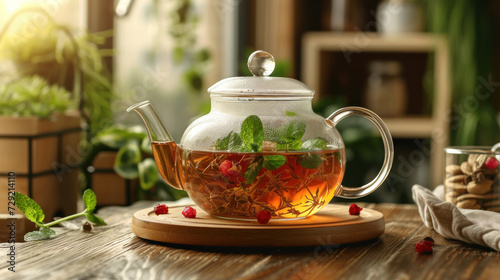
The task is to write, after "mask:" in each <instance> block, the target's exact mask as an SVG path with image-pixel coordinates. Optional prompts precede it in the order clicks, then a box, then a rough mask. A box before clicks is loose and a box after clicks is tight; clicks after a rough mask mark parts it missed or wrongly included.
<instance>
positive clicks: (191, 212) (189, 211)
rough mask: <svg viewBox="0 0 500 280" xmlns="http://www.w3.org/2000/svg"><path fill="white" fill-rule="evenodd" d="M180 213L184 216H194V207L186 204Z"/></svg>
mask: <svg viewBox="0 0 500 280" xmlns="http://www.w3.org/2000/svg"><path fill="white" fill-rule="evenodd" d="M182 215H183V216H184V217H186V218H196V209H194V208H193V207H191V206H186V207H184V209H183V210H182Z"/></svg>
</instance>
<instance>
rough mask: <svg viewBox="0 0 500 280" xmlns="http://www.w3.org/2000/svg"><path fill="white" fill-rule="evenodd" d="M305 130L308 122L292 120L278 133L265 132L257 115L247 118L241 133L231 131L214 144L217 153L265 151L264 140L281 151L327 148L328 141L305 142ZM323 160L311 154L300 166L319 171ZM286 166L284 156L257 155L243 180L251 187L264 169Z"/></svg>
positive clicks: (317, 139) (289, 113)
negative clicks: (224, 151) (273, 144)
mask: <svg viewBox="0 0 500 280" xmlns="http://www.w3.org/2000/svg"><path fill="white" fill-rule="evenodd" d="M286 116H290V117H294V116H296V114H295V113H294V112H288V111H287V112H286ZM305 131H306V122H305V121H303V120H292V121H290V122H288V123H287V124H285V125H283V126H281V127H279V128H278V129H275V130H269V131H265V130H264V126H263V125H262V121H261V119H260V118H259V117H258V116H256V115H250V116H248V117H247V118H246V119H245V120H244V121H243V123H242V124H241V129H240V133H239V134H238V133H237V132H234V131H231V132H230V133H229V134H228V135H227V136H226V137H224V138H221V139H217V141H215V148H216V149H217V150H227V151H229V152H241V153H249V152H254V153H258V152H262V145H263V142H264V141H272V142H275V143H276V149H277V150H282V151H299V150H300V151H302V150H303V151H312V150H323V149H326V148H327V144H328V143H327V142H326V141H325V140H323V139H321V138H315V139H309V140H307V141H305V142H302V137H303V136H304V134H305ZM321 162H322V161H321V157H320V156H319V155H317V154H308V155H306V156H305V157H304V158H302V160H300V162H299V164H300V165H302V166H303V167H305V168H308V169H316V168H318V167H319V166H320V165H321ZM285 163H286V157H285V156H283V155H264V156H257V157H256V158H255V159H254V161H253V162H251V163H250V164H249V165H248V168H247V170H246V171H245V174H244V177H245V180H246V182H247V183H248V184H252V183H253V181H254V180H255V178H257V175H258V174H259V172H260V170H261V169H262V168H264V169H267V170H275V169H278V168H280V167H281V166H282V165H283V164H285Z"/></svg>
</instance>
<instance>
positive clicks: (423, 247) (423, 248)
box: [415, 240, 434, 255]
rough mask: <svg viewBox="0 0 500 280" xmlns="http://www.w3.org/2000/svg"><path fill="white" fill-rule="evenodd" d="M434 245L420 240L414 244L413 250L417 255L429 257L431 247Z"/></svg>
mask: <svg viewBox="0 0 500 280" xmlns="http://www.w3.org/2000/svg"><path fill="white" fill-rule="evenodd" d="M433 245H434V242H432V241H428V240H422V241H420V242H418V243H417V244H415V250H416V251H417V252H418V253H419V254H426V255H430V254H432V246H433Z"/></svg>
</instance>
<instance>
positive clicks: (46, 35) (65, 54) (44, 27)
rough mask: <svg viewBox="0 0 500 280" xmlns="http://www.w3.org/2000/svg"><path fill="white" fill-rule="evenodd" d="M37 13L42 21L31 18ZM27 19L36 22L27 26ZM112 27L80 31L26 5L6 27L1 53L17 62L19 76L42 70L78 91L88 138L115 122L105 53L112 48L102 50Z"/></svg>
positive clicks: (42, 74)
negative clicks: (103, 60)
mask: <svg viewBox="0 0 500 280" xmlns="http://www.w3.org/2000/svg"><path fill="white" fill-rule="evenodd" d="M29 16H31V18H36V19H37V20H36V22H35V21H33V22H30V21H29V18H30V17H29ZM26 22H28V24H31V25H30V26H29V27H30V28H31V29H30V30H29V31H27V30H26V27H25V25H27V24H26ZM110 34H111V33H110V32H103V33H100V34H89V33H87V32H75V31H73V30H71V28H70V27H68V26H66V25H61V24H59V23H57V22H55V21H54V19H53V18H52V17H51V16H50V15H49V14H48V13H47V12H46V11H45V10H43V9H41V8H25V9H22V10H20V11H18V12H17V13H15V14H13V15H12V16H11V17H10V18H9V19H8V20H7V22H6V24H5V26H4V28H3V29H2V30H1V31H0V59H2V60H8V61H11V62H12V63H13V64H14V65H15V69H16V73H15V74H16V76H20V77H30V76H33V75H38V76H40V77H43V78H45V79H46V80H47V81H48V82H49V83H50V84H56V85H59V86H61V87H64V88H66V89H67V90H68V91H70V92H72V93H73V98H74V99H76V100H79V108H78V109H79V111H80V113H81V115H82V118H83V120H84V125H85V127H84V129H85V131H86V132H87V135H86V136H87V139H90V138H91V137H92V136H93V135H95V134H96V133H97V132H98V131H99V130H101V129H103V128H105V127H107V126H109V125H110V124H111V123H112V118H113V110H112V108H111V101H112V98H113V96H114V90H113V85H112V83H111V79H110V77H109V73H108V72H107V70H106V68H105V67H104V66H103V64H102V58H103V57H104V56H106V55H111V54H112V51H111V50H99V49H98V48H97V45H98V44H102V43H104V40H105V36H109V35H110Z"/></svg>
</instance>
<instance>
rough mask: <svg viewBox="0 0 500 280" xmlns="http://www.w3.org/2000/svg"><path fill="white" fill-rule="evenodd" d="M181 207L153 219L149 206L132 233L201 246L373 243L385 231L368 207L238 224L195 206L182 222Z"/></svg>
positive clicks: (336, 207)
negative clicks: (355, 213)
mask: <svg viewBox="0 0 500 280" xmlns="http://www.w3.org/2000/svg"><path fill="white" fill-rule="evenodd" d="M185 206H186V205H183V206H173V207H169V213H168V214H163V215H159V216H157V215H156V214H155V213H154V210H153V208H147V209H143V210H140V211H137V212H136V213H134V217H133V218H132V232H133V233H134V234H135V235H137V236H139V237H141V238H144V239H148V240H153V241H159V242H167V243H175V244H184V245H201V246H228V247H229V246H231V247H294V246H316V245H331V244H343V243H352V242H358V241H364V240H369V239H374V238H377V237H379V236H380V235H382V233H384V229H385V223H384V216H383V215H382V213H380V212H377V211H375V210H372V209H363V210H362V211H361V215H359V216H351V215H349V206H344V205H334V204H328V205H326V206H325V207H324V208H323V209H322V210H321V211H319V212H318V213H316V214H315V215H313V216H310V217H307V218H305V219H301V220H280V221H276V220H272V219H271V221H270V222H269V223H268V224H265V225H261V224H259V223H258V222H257V220H255V221H253V220H249V221H239V220H226V219H220V218H215V217H212V216H210V215H208V214H207V213H205V212H204V211H203V210H201V209H200V208H199V207H197V206H194V205H191V206H192V207H193V208H195V209H196V211H197V216H196V218H194V219H188V218H184V216H182V214H181V212H182V209H184V207H185Z"/></svg>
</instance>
